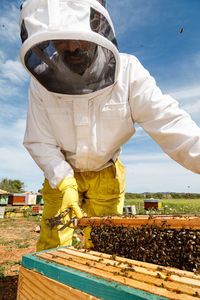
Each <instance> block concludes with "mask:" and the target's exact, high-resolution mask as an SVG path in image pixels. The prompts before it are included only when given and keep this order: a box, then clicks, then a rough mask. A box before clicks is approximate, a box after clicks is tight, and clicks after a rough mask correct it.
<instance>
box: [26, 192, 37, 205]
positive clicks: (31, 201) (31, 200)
mask: <svg viewBox="0 0 200 300" xmlns="http://www.w3.org/2000/svg"><path fill="white" fill-rule="evenodd" d="M36 198H37V195H36V194H32V193H27V194H26V198H25V204H26V205H35V204H36Z"/></svg>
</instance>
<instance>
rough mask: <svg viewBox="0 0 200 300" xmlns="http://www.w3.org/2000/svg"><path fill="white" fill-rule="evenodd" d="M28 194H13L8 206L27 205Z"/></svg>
mask: <svg viewBox="0 0 200 300" xmlns="http://www.w3.org/2000/svg"><path fill="white" fill-rule="evenodd" d="M25 202H26V194H17V193H16V194H11V195H9V197H8V204H11V205H25Z"/></svg>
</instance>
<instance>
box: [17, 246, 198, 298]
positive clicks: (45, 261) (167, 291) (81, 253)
mask: <svg viewBox="0 0 200 300" xmlns="http://www.w3.org/2000/svg"><path fill="white" fill-rule="evenodd" d="M198 297H200V276H199V275H195V274H194V273H192V272H187V271H182V270H179V269H175V268H170V267H158V266H157V265H155V264H149V263H144V262H139V261H135V260H131V259H126V258H122V257H119V256H113V255H109V254H105V253H100V252H97V251H90V250H89V251H88V250H84V249H82V250H81V249H75V248H73V247H63V248H58V249H53V250H48V251H43V252H38V253H35V254H29V255H25V256H23V259H22V267H21V269H20V273H19V283H18V296H17V300H33V299H37V300H42V299H48V300H51V299H52V300H57V299H59V300H61V299H70V300H73V299H80V300H84V299H90V300H94V299H106V300H117V299H119V300H124V299H127V300H129V299H138V300H139V299H140V300H142V299H155V300H156V299H157V300H158V299H159V300H161V299H181V300H183V299H184V300H195V299H197V298H198Z"/></svg>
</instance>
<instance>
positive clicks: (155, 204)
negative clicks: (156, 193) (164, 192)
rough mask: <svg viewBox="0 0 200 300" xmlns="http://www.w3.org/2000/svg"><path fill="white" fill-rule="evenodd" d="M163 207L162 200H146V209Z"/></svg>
mask: <svg viewBox="0 0 200 300" xmlns="http://www.w3.org/2000/svg"><path fill="white" fill-rule="evenodd" d="M161 207H162V200H157V199H146V200H144V209H146V210H148V209H159V208H161Z"/></svg>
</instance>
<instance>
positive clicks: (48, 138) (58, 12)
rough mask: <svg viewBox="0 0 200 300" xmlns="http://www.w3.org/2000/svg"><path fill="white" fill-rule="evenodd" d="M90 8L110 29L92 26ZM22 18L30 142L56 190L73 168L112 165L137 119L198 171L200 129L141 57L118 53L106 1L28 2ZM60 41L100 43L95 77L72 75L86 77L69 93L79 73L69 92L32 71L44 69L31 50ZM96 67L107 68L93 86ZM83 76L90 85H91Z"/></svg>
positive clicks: (172, 153)
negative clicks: (29, 76) (163, 89)
mask: <svg viewBox="0 0 200 300" xmlns="http://www.w3.org/2000/svg"><path fill="white" fill-rule="evenodd" d="M38 6H40V9H38ZM91 9H93V10H95V11H97V12H98V13H99V14H100V15H101V17H102V18H101V19H102V20H103V21H102V22H104V24H106V27H107V28H108V27H109V30H110V31H109V33H108V30H105V31H102V32H100V31H97V30H96V32H95V31H94V30H92V27H91V26H90V25H91V17H90V16H91ZM20 24H21V27H23V33H22V37H23V40H24V41H23V45H22V48H21V60H22V62H23V64H24V65H25V67H26V68H27V70H28V71H29V72H30V73H31V74H32V75H33V77H32V79H31V83H30V89H29V109H28V116H27V128H26V133H25V138H24V145H25V147H26V148H27V149H28V151H29V152H30V154H31V156H32V157H33V159H34V160H35V161H36V163H37V164H38V166H39V167H40V168H41V169H42V170H43V172H44V175H45V177H46V178H47V179H48V181H49V183H50V185H51V187H52V188H56V186H57V184H58V183H59V182H60V181H61V180H62V179H63V178H66V177H72V176H73V172H74V170H76V171H80V172H82V171H99V170H101V169H103V168H105V167H107V166H109V165H111V164H112V162H113V161H115V160H116V159H117V157H118V156H119V155H120V151H121V150H120V147H121V146H122V145H123V144H124V143H126V142H127V141H128V140H129V139H130V138H131V137H132V136H133V134H134V132H135V129H134V123H135V122H137V123H138V124H139V125H140V126H141V127H142V128H143V129H144V130H145V131H146V132H147V133H148V134H149V135H150V136H151V137H152V138H153V139H154V140H155V141H156V142H157V143H158V144H159V145H160V147H161V148H162V149H163V151H164V152H165V153H167V154H168V155H169V156H170V157H171V158H172V159H174V160H175V161H177V162H178V163H179V164H181V165H183V166H184V167H185V168H187V169H189V170H192V171H193V172H196V173H200V129H199V127H198V126H197V125H196V124H195V123H194V122H193V121H192V120H191V118H190V116H189V115H188V114H187V113H186V112H185V111H183V110H181V109H179V107H178V103H177V102H176V101H175V100H174V99H173V98H171V97H170V96H168V95H163V94H162V93H161V91H160V89H159V88H158V87H157V86H156V83H155V80H154V79H153V78H152V77H151V76H150V74H149V73H148V71H146V70H145V69H144V68H143V66H142V65H141V64H140V62H139V61H138V59H137V58H136V57H134V56H132V55H127V54H120V53H119V52H118V49H117V44H116V40H115V37H114V29H113V25H112V23H111V20H110V17H109V15H108V12H107V10H106V9H105V8H104V7H103V6H102V5H101V4H100V3H98V2H97V1H96V0H73V1H71V0H65V1H63V0H53V1H50V0H49V1H48V0H43V1H42V0H34V1H32V0H28V1H26V2H25V3H24V5H23V9H22V13H21V23H20ZM54 39H56V40H58V39H62V40H64V39H75V40H76V39H77V40H87V41H90V42H93V43H95V44H97V45H98V46H97V48H98V52H97V58H95V59H96V61H95V62H93V64H92V65H90V66H89V68H88V70H89V71H88V70H87V72H88V73H89V75H88V76H89V77H87V78H86V79H84V80H85V81H82V82H81V80H82V78H83V77H84V76H79V75H78V74H76V75H74V76H75V77H78V76H79V77H80V87H81V88H79V86H78V87H77V84H76V87H75V88H74V89H73V91H71V90H70V88H71V86H73V82H70V80H71V81H73V76H72V77H70V76H69V77H68V83H67V84H68V88H67V89H66V90H65V89H64V88H63V84H62V85H61V86H62V88H61V90H59V88H57V89H56V90H52V89H53V88H52V86H48V84H46V83H45V84H44V82H43V81H42V79H41V78H40V76H39V75H38V74H36V73H34V72H35V71H34V70H36V69H37V68H39V69H40V67H38V65H39V63H37V66H36V65H35V63H34V59H32V58H31V55H32V54H33V53H32V52H31V50H30V49H33V47H35V45H38V44H40V43H42V42H46V41H52V40H54ZM40 48H41V49H42V47H40ZM43 48H45V46H44V47H43ZM33 52H34V51H33ZM100 53H104V56H105V59H103V66H107V65H109V67H108V68H107V67H105V69H104V67H103V68H102V63H101V54H100ZM46 54H48V51H46ZM52 55H53V54H52V53H50V54H49V59H51V57H52ZM40 63H41V61H40ZM44 63H45V62H44V61H43V63H41V65H42V64H44ZM46 66H48V61H46ZM42 68H43V67H42ZM53 68H54V67H52V70H53ZM95 68H96V70H98V69H99V68H102V70H104V72H103V75H102V76H101V77H99V78H100V80H99V82H98V83H97V84H96V85H94V86H93V85H92V86H89V80H90V79H91V78H94V76H95V75H94V74H95ZM109 68H110V69H109ZM106 72H107V73H106ZM49 74H51V72H50V73H49ZM90 74H92V77H90ZM105 74H109V75H108V76H107V75H106V76H105ZM112 74H113V75H112ZM88 78H89V80H88ZM108 78H109V79H108ZM40 79H41V80H40ZM97 79H98V76H97ZM74 80H75V79H74ZM40 82H41V83H42V84H41V83H40ZM75 82H79V80H75ZM83 82H86V84H87V86H86V87H85V88H86V89H85V90H84V88H83ZM58 86H59V85H58ZM76 91H77V93H76ZM81 91H82V93H81Z"/></svg>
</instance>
